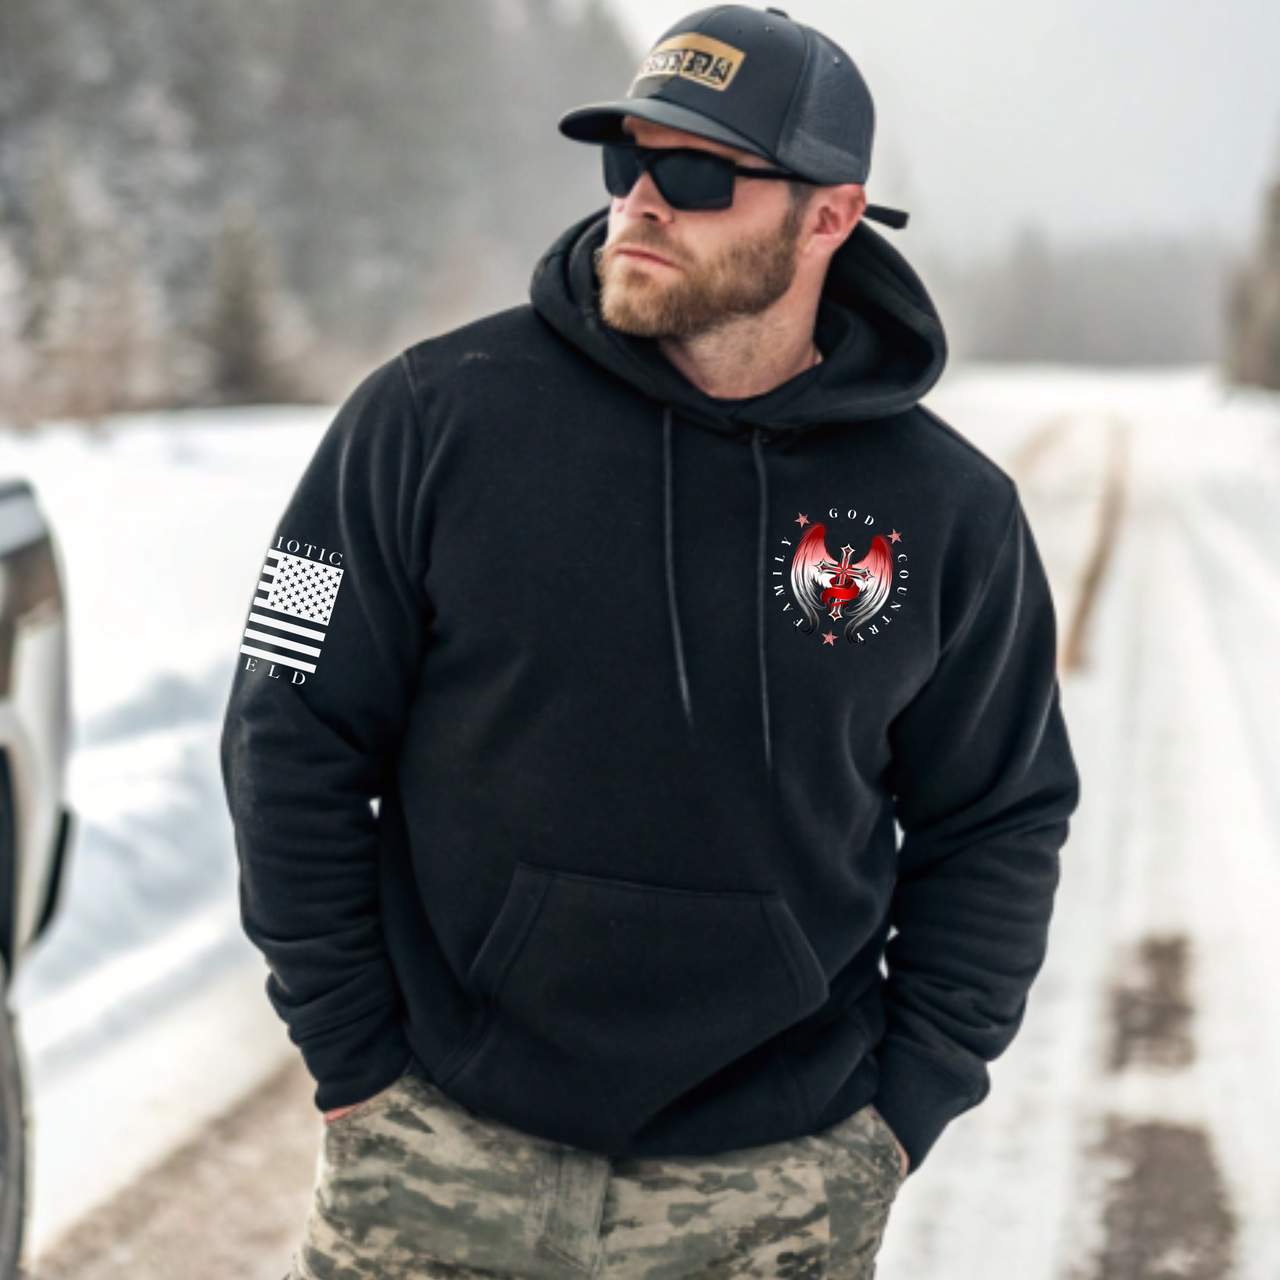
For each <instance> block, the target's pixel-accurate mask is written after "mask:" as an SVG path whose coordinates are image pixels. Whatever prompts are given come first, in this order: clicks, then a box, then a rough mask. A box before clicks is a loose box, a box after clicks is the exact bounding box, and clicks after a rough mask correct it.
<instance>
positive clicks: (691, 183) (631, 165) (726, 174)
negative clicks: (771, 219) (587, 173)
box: [601, 142, 809, 209]
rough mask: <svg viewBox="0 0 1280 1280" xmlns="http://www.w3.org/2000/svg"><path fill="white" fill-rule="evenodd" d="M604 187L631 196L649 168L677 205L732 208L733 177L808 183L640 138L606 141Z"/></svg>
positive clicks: (696, 150) (711, 154)
mask: <svg viewBox="0 0 1280 1280" xmlns="http://www.w3.org/2000/svg"><path fill="white" fill-rule="evenodd" d="M601 149H602V151H603V152H604V185H605V187H606V188H607V189H608V192H609V194H610V195H611V196H626V195H628V194H629V193H630V191H631V188H632V187H634V186H635V185H636V183H637V182H639V181H640V175H641V174H642V173H644V172H645V171H646V170H648V172H649V173H650V175H651V176H652V177H653V182H654V186H656V187H657V188H658V191H659V193H660V194H661V196H662V198H663V199H664V200H665V201H666V202H667V203H668V204H669V205H670V206H671V207H672V208H673V209H727V208H729V206H730V205H731V204H733V185H734V179H735V178H736V177H737V175H738V174H742V176H743V177H744V178H773V179H780V180H782V181H786V182H808V181H809V179H808V178H799V177H797V176H796V175H795V174H793V173H784V172H782V170H781V169H749V168H747V167H746V166H745V165H740V164H737V163H736V162H735V161H734V160H732V159H731V158H730V157H729V156H722V155H717V154H716V153H715V152H714V151H702V150H700V149H699V148H697V147H642V146H640V144H639V143H636V142H606V143H605V144H604V145H603V147H602V148H601Z"/></svg>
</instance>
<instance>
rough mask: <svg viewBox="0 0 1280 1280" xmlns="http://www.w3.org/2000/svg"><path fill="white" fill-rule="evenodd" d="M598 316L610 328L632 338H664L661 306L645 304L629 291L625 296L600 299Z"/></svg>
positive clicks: (664, 328)
mask: <svg viewBox="0 0 1280 1280" xmlns="http://www.w3.org/2000/svg"><path fill="white" fill-rule="evenodd" d="M600 316H601V318H602V319H603V320H604V322H605V324H607V325H608V326H609V327H610V328H611V329H617V330H618V331H619V332H620V333H627V334H630V335H631V336H632V337H634V338H665V337H667V336H669V335H668V333H667V331H666V330H667V326H666V325H665V324H664V322H663V316H662V314H661V307H660V306H656V305H646V304H645V303H644V302H643V301H641V300H640V299H638V298H637V297H636V296H635V293H634V292H631V294H630V296H628V297H625V298H616V297H611V298H608V300H607V302H606V301H605V300H604V299H602V300H601V306H600Z"/></svg>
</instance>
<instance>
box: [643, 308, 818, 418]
mask: <svg viewBox="0 0 1280 1280" xmlns="http://www.w3.org/2000/svg"><path fill="white" fill-rule="evenodd" d="M813 320H814V317H813V316H812V315H810V316H809V317H808V323H807V324H806V323H803V322H798V321H797V319H796V317H794V316H791V315H782V314H778V313H776V312H774V311H773V310H772V309H770V310H769V311H766V312H764V313H762V314H761V315H758V316H736V317H734V318H733V319H731V320H727V321H726V322H725V323H724V324H723V325H721V326H720V327H719V328H717V329H714V330H712V331H711V332H709V333H702V334H698V335H696V336H695V337H691V338H660V339H659V340H658V347H659V349H660V350H661V351H662V354H663V355H665V356H666V357H667V359H668V360H670V361H671V363H672V364H673V365H675V367H676V368H677V369H679V370H680V372H681V373H683V374H684V376H685V377H686V378H688V379H689V381H690V382H692V383H693V385H694V386H695V387H697V388H698V389H699V390H700V391H703V392H705V393H706V394H707V395H709V396H714V397H716V398H717V399H729V400H742V399H746V397H748V396H758V395H763V394H764V393H765V392H766V391H772V390H773V389H774V387H777V386H781V384H782V383H784V382H786V381H787V380H788V379H790V378H794V377H795V376H796V375H797V374H799V373H803V372H804V371H805V370H806V369H811V368H813V366H814V365H815V364H817V363H818V361H819V360H820V359H821V355H820V353H819V351H818V349H817V347H816V345H815V344H814V340H813Z"/></svg>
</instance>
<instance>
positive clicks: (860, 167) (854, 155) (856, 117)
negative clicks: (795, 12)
mask: <svg viewBox="0 0 1280 1280" xmlns="http://www.w3.org/2000/svg"><path fill="white" fill-rule="evenodd" d="M813 36H814V39H815V40H816V42H817V44H816V48H815V50H814V60H815V61H816V63H817V66H816V68H811V69H810V73H809V74H808V75H807V76H806V84H805V85H804V86H803V87H802V88H801V90H800V95H801V96H800V100H799V101H797V102H796V104H795V106H794V108H793V109H792V117H791V118H792V121H793V122H794V126H793V127H794V129H795V132H794V134H793V136H792V138H791V140H790V143H789V145H788V146H787V147H786V149H785V150H784V151H780V153H779V156H778V158H779V159H780V160H781V161H782V162H783V164H785V165H787V166H788V167H790V168H794V169H795V170H796V171H797V172H800V173H803V174H804V175H805V176H806V177H811V178H817V179H818V180H819V181H822V182H865V181H866V179H867V175H868V173H869V172H870V169H871V139H872V136H873V134H874V132H875V110H874V108H873V106H872V103H871V94H870V92H869V90H868V89H867V87H866V85H865V83H864V82H863V80H862V76H861V75H860V74H859V72H858V69H857V68H856V67H855V66H854V65H853V63H852V62H851V61H850V60H849V57H848V55H846V54H845V53H844V52H843V51H842V50H841V49H839V48H837V47H836V46H835V45H833V44H831V43H830V42H829V41H827V40H824V39H823V38H822V37H821V36H820V35H818V33H817V32H813ZM835 58H839V59H840V62H839V65H836V64H835V63H834V61H833V59H835Z"/></svg>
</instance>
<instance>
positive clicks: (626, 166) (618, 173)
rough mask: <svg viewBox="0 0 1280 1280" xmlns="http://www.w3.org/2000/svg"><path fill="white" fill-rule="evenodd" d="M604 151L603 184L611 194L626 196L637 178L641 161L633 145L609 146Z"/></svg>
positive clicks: (641, 165) (605, 146) (641, 166)
mask: <svg viewBox="0 0 1280 1280" xmlns="http://www.w3.org/2000/svg"><path fill="white" fill-rule="evenodd" d="M601 150H602V151H603V152H604V185H605V190H606V191H608V193H609V194H610V195H611V196H626V195H629V194H630V193H631V188H632V187H634V186H635V185H636V182H637V181H638V180H639V177H640V172H641V169H642V168H643V161H642V160H641V158H640V154H639V153H638V152H637V151H636V150H635V148H634V147H619V146H610V145H609V144H608V143H606V144H605V145H604V146H603V147H602V148H601Z"/></svg>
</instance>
